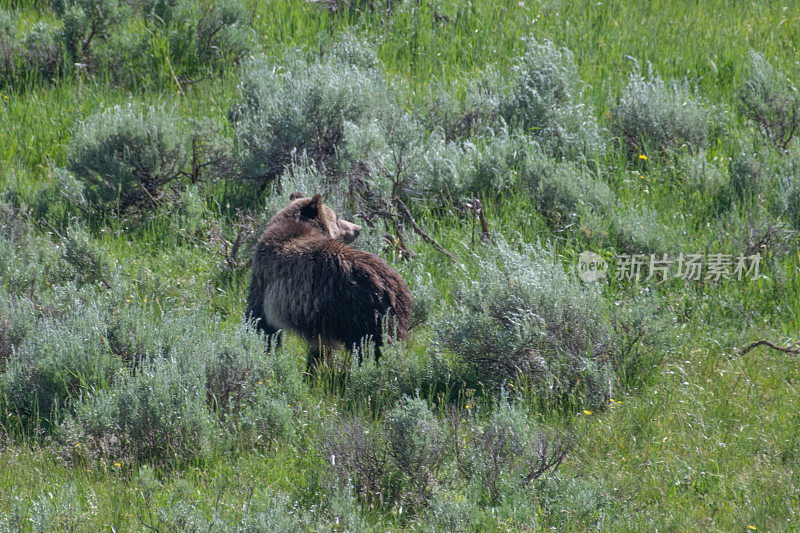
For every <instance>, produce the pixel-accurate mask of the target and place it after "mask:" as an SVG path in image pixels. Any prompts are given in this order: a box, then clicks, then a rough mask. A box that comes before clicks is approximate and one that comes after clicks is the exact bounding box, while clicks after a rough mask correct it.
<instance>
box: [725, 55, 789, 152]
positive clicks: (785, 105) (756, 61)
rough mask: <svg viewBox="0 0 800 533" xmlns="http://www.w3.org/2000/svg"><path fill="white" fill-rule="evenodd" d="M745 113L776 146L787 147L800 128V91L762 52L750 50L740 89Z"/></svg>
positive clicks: (783, 148)
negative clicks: (745, 74)
mask: <svg viewBox="0 0 800 533" xmlns="http://www.w3.org/2000/svg"><path fill="white" fill-rule="evenodd" d="M738 95H739V100H740V101H741V103H742V108H743V112H744V115H745V116H746V117H747V118H749V119H750V120H752V121H753V122H755V124H756V127H757V128H758V131H759V132H760V133H761V135H763V136H764V138H766V139H768V140H769V141H770V142H772V144H773V145H775V146H776V147H778V148H780V149H782V150H785V149H786V148H787V147H788V145H789V143H790V142H791V140H792V138H794V137H795V136H796V135H797V133H798V129H800V93H799V92H798V91H797V88H796V87H795V86H794V85H793V84H792V82H791V81H790V80H789V79H788V78H787V77H786V76H785V75H784V74H783V73H782V72H780V71H778V70H776V69H775V68H774V67H773V66H772V65H771V64H770V63H769V61H767V59H766V58H765V57H764V56H763V55H762V54H760V53H758V52H756V51H754V50H750V63H749V65H748V67H747V76H746V78H745V79H744V81H743V83H742V85H741V86H740V87H739V91H738Z"/></svg>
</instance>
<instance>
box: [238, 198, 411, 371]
mask: <svg viewBox="0 0 800 533" xmlns="http://www.w3.org/2000/svg"><path fill="white" fill-rule="evenodd" d="M360 231H361V227H360V226H357V225H356V224H353V223H351V222H347V221H345V220H342V219H341V218H339V216H338V215H337V214H336V213H335V212H334V211H333V210H332V209H330V208H329V207H328V206H326V205H324V204H323V203H322V197H321V196H320V195H319V194H315V195H314V196H313V197H311V198H308V197H303V195H302V194H300V193H297V192H295V193H292V194H291V196H290V197H289V204H288V205H287V206H286V207H285V208H284V209H283V210H281V211H280V212H279V213H278V214H277V215H275V216H274V217H273V218H272V220H271V221H270V222H269V224H267V228H266V229H265V230H264V233H263V234H262V235H261V237H260V238H259V240H258V243H257V244H256V246H255V249H254V252H255V253H254V257H253V275H252V278H251V281H250V291H249V295H248V298H247V316H248V319H250V320H253V321H255V323H256V327H257V328H258V329H259V330H261V331H263V332H264V333H265V334H266V335H267V336H268V339H269V340H270V341H271V340H272V338H275V341H276V344H279V342H280V338H279V337H278V334H279V332H280V331H281V330H291V331H294V332H296V333H298V334H299V335H301V336H302V337H304V338H305V339H306V341H308V344H309V355H308V360H307V367H308V369H313V367H314V366H315V365H316V364H317V363H318V362H319V359H320V357H322V358H323V359H327V358H328V357H329V355H330V352H331V350H332V349H333V348H334V347H335V346H337V345H341V344H343V345H344V346H345V347H346V348H347V349H348V350H350V351H351V353H352V351H353V350H354V349H356V350H358V354H359V363H360V362H361V357H362V349H363V347H364V343H365V342H370V343H372V344H373V346H374V349H375V352H374V353H375V360H376V361H377V360H378V358H380V355H381V346H382V345H383V338H382V333H383V331H384V328H383V325H384V322H386V325H387V328H386V330H387V331H388V332H389V334H390V335H394V336H396V337H397V338H399V339H403V338H405V336H406V333H407V331H408V323H409V315H410V314H411V293H410V292H409V291H408V287H406V284H405V283H404V282H403V278H401V277H400V275H399V274H397V272H395V271H394V270H392V268H391V267H390V266H389V265H388V264H387V263H386V261H384V260H383V259H381V258H380V257H378V256H376V255H373V254H371V253H367V252H363V251H361V250H357V249H355V248H353V247H351V246H349V243H351V242H353V240H355V238H356V237H358V235H359V233H360Z"/></svg>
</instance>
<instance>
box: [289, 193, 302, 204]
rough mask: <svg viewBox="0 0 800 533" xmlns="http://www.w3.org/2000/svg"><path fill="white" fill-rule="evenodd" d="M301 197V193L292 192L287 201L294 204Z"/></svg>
mask: <svg viewBox="0 0 800 533" xmlns="http://www.w3.org/2000/svg"><path fill="white" fill-rule="evenodd" d="M302 197H303V193H301V192H297V191H294V192H293V193H292V194H290V195H289V201H290V202H294V201H295V200H297V199H300V198H302Z"/></svg>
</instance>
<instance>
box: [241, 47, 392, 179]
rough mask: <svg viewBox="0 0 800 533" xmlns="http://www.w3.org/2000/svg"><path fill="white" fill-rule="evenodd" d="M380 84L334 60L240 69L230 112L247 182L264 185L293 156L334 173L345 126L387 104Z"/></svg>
mask: <svg viewBox="0 0 800 533" xmlns="http://www.w3.org/2000/svg"><path fill="white" fill-rule="evenodd" d="M384 85H385V84H384V81H383V79H382V77H381V75H380V74H379V73H377V72H376V71H375V70H374V69H368V70H367V69H362V68H359V67H358V66H356V65H352V64H349V63H346V62H343V61H341V60H338V59H337V58H335V57H329V58H327V59H321V60H306V59H304V58H302V57H299V56H291V57H289V58H288V59H287V60H286V61H285V62H284V63H283V64H281V65H278V64H274V63H273V62H271V61H269V60H267V59H265V58H260V59H256V60H253V61H251V62H249V63H248V64H247V65H245V67H244V72H243V75H242V82H241V84H240V88H239V90H240V94H241V97H240V102H239V104H238V105H237V106H235V107H234V108H233V109H232V110H231V118H232V119H233V121H234V126H235V129H236V134H237V137H238V138H239V141H240V142H241V144H242V147H243V148H244V149H245V156H244V163H243V166H244V168H243V171H244V175H245V177H246V178H248V179H253V180H257V181H260V182H262V183H268V182H269V181H272V180H273V179H275V178H276V177H277V176H279V175H280V174H281V173H282V171H283V170H284V168H285V167H286V165H287V164H288V163H289V162H290V161H291V158H292V156H293V155H297V156H299V155H301V154H303V153H306V154H307V156H308V157H309V158H310V159H311V160H312V161H313V162H314V163H315V164H316V166H317V167H318V168H319V169H321V170H328V169H331V170H333V169H335V167H336V155H337V152H338V151H340V150H341V149H343V146H342V141H343V140H344V129H345V127H346V125H347V124H358V125H363V124H365V123H367V122H369V121H370V120H372V119H373V118H374V117H375V116H377V114H378V112H379V110H380V109H381V108H382V106H384V105H385V104H384V103H385V97H384Z"/></svg>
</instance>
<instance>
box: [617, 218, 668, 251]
mask: <svg viewBox="0 0 800 533" xmlns="http://www.w3.org/2000/svg"><path fill="white" fill-rule="evenodd" d="M611 233H612V235H613V240H614V244H615V248H616V249H617V251H618V252H620V253H627V254H645V255H647V256H648V257H649V254H657V255H658V256H659V257H660V254H664V253H667V252H670V250H672V247H673V245H674V239H673V233H672V232H671V231H670V230H669V228H667V227H666V226H665V225H664V224H662V223H661V222H660V221H659V220H658V212H657V211H656V210H655V209H650V208H642V209H639V210H632V211H629V212H627V213H621V214H619V215H618V216H617V217H616V218H615V219H614V221H613V223H612V228H611Z"/></svg>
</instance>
